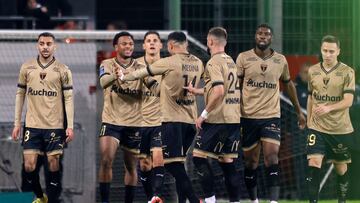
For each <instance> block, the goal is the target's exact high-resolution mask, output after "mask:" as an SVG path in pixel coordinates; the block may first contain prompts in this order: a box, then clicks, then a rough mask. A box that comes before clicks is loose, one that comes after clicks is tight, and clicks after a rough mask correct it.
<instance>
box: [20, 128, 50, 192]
mask: <svg viewBox="0 0 360 203" xmlns="http://www.w3.org/2000/svg"><path fill="white" fill-rule="evenodd" d="M42 140H43V134H42V130H40V129H33V128H26V129H25V134H24V142H23V148H24V151H23V154H24V169H25V170H24V171H25V175H24V176H25V179H26V181H27V182H28V183H29V184H30V185H31V189H32V191H33V192H34V193H35V195H36V197H37V198H39V199H44V198H46V197H45V196H44V194H43V191H42V189H41V185H40V178H39V171H38V170H35V169H36V164H37V159H38V154H41V153H43V150H42V149H43V146H42Z"/></svg>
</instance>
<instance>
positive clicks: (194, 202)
mask: <svg viewBox="0 0 360 203" xmlns="http://www.w3.org/2000/svg"><path fill="white" fill-rule="evenodd" d="M165 168H166V170H168V171H169V172H170V173H171V175H172V176H174V178H175V180H176V186H177V191H180V190H181V191H182V192H183V194H184V195H185V196H186V197H187V198H188V199H189V201H190V203H199V198H197V196H196V195H195V193H194V190H193V187H192V185H191V181H190V179H189V177H188V176H187V174H186V171H185V167H184V163H182V162H173V163H169V164H165Z"/></svg>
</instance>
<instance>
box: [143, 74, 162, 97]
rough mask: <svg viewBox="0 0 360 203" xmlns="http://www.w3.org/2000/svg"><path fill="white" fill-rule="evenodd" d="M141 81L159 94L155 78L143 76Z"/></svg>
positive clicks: (158, 86) (158, 85) (158, 84)
mask: <svg viewBox="0 0 360 203" xmlns="http://www.w3.org/2000/svg"><path fill="white" fill-rule="evenodd" d="M143 83H144V85H145V86H146V87H147V88H148V89H149V90H150V91H151V92H152V93H154V94H155V95H160V83H159V82H158V81H157V80H156V79H154V78H152V77H145V78H144V80H143Z"/></svg>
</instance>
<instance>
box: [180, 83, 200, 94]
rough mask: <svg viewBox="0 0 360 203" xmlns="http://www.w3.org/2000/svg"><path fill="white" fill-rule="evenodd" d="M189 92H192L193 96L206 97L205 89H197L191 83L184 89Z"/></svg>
mask: <svg viewBox="0 0 360 203" xmlns="http://www.w3.org/2000/svg"><path fill="white" fill-rule="evenodd" d="M183 88H184V89H186V90H187V91H188V92H190V93H191V94H193V95H204V88H196V87H194V86H193V84H192V83H191V82H190V83H189V85H188V86H186V87H183Z"/></svg>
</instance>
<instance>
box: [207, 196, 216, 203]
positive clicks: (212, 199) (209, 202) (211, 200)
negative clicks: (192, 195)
mask: <svg viewBox="0 0 360 203" xmlns="http://www.w3.org/2000/svg"><path fill="white" fill-rule="evenodd" d="M205 203H216V198H215V195H213V196H211V197H208V198H205Z"/></svg>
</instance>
